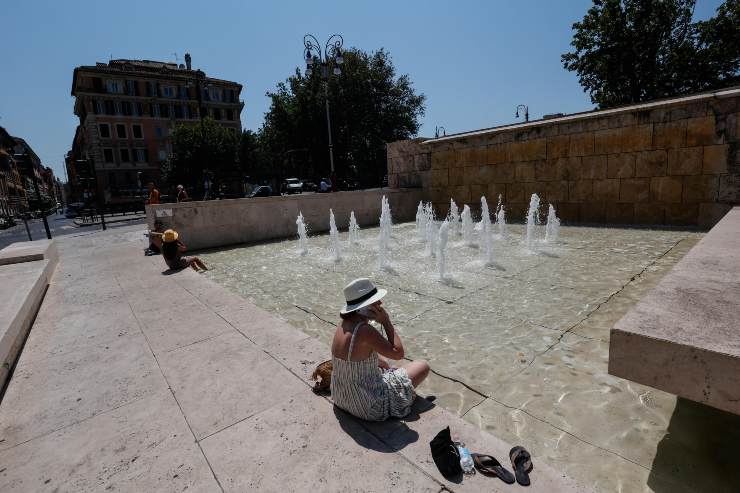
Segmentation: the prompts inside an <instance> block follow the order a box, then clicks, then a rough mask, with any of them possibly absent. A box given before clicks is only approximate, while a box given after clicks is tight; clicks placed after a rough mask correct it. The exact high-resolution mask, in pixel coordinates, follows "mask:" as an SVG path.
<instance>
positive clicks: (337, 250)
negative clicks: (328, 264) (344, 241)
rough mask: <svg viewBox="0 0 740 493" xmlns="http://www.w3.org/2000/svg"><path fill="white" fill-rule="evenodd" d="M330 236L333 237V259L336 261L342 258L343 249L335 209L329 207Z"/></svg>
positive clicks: (331, 247) (331, 246)
mask: <svg viewBox="0 0 740 493" xmlns="http://www.w3.org/2000/svg"><path fill="white" fill-rule="evenodd" d="M329 236H330V238H331V244H330V247H329V249H330V251H331V259H332V260H333V261H334V262H339V261H340V260H342V249H341V247H340V246H339V230H337V223H336V221H335V220H334V211H333V210H331V209H329Z"/></svg>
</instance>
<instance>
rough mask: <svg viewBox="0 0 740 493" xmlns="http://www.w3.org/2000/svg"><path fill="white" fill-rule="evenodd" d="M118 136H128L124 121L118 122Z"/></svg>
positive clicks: (122, 137) (123, 137)
mask: <svg viewBox="0 0 740 493" xmlns="http://www.w3.org/2000/svg"><path fill="white" fill-rule="evenodd" d="M116 137H118V138H119V139H125V138H126V125H124V124H123V123H116Z"/></svg>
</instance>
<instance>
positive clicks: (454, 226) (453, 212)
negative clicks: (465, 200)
mask: <svg viewBox="0 0 740 493" xmlns="http://www.w3.org/2000/svg"><path fill="white" fill-rule="evenodd" d="M447 220H448V221H449V222H450V230H451V233H452V234H453V235H459V234H460V209H458V208H457V204H456V203H455V201H454V200H453V199H450V213H449V214H447Z"/></svg>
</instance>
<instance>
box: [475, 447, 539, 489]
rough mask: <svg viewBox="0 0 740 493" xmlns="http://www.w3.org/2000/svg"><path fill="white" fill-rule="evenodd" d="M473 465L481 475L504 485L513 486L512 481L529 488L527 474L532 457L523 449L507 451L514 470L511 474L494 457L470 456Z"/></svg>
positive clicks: (530, 467) (530, 466)
mask: <svg viewBox="0 0 740 493" xmlns="http://www.w3.org/2000/svg"><path fill="white" fill-rule="evenodd" d="M471 455H472V457H473V464H474V465H475V468H476V469H477V470H478V472H480V473H481V474H483V475H485V476H493V477H497V478H499V479H500V480H501V481H503V482H504V483H506V484H514V480H515V479H516V482H517V483H519V484H520V485H522V486H529V473H530V471H532V457H531V456H530V455H529V452H527V451H526V450H525V449H524V447H518V446H517V447H514V448H512V449H511V450H510V451H509V459H511V465H512V467H513V468H514V474H511V472H509V471H508V470H507V469H506V468H504V466H502V465H501V463H500V462H499V461H498V460H496V458H495V457H492V456H490V455H485V454H471Z"/></svg>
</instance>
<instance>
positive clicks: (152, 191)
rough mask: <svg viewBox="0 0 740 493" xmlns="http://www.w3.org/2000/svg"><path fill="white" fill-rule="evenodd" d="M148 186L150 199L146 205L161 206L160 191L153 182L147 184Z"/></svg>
mask: <svg viewBox="0 0 740 493" xmlns="http://www.w3.org/2000/svg"><path fill="white" fill-rule="evenodd" d="M146 186H147V188H149V198H148V199H147V200H146V203H147V204H151V205H154V204H159V190H157V186H156V185H155V184H154V182H153V181H150V182H149V183H147V185H146Z"/></svg>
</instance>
